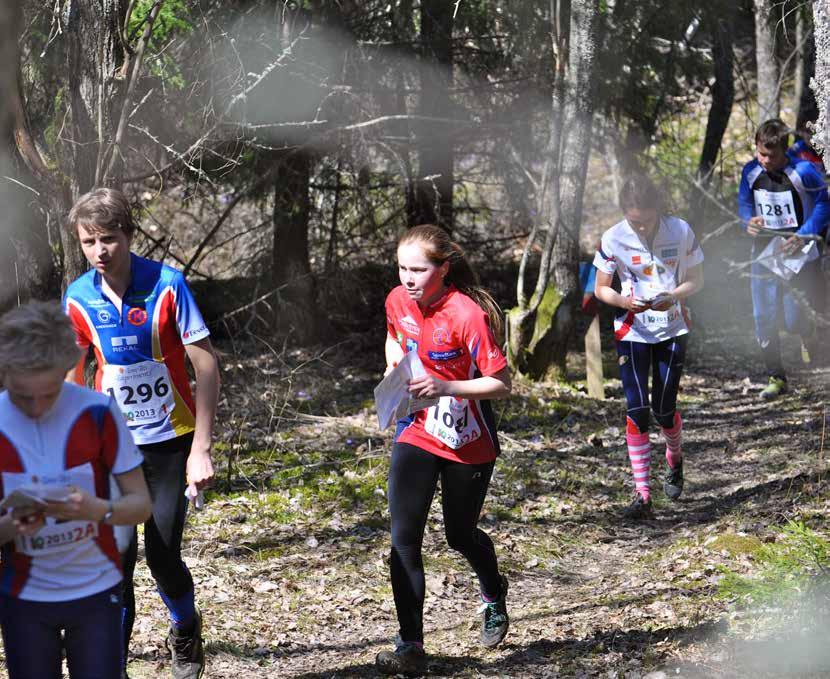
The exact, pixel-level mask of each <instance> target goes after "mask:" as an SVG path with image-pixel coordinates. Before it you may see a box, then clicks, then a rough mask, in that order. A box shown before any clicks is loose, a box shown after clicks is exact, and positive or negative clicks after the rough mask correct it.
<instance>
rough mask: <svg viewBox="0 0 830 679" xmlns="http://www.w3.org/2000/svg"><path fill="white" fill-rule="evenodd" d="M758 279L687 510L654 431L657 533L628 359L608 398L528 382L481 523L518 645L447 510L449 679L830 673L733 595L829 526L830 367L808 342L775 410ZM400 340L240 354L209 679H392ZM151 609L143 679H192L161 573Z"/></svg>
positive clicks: (742, 296) (740, 305)
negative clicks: (733, 588) (388, 678)
mask: <svg viewBox="0 0 830 679" xmlns="http://www.w3.org/2000/svg"><path fill="white" fill-rule="evenodd" d="M736 281H737V279H734V278H730V277H729V276H727V274H726V270H725V268H721V269H720V270H719V269H718V268H717V267H712V268H710V269H707V290H706V291H705V292H704V293H703V295H702V298H701V300H700V302H699V303H698V305H697V306H698V308H700V309H701V310H702V312H701V313H700V320H702V325H703V328H702V329H701V328H698V329H697V330H696V331H695V334H694V340H693V343H692V344H690V352H689V356H688V360H687V366H686V375H685V377H684V380H683V384H682V391H681V394H680V409H681V410H682V412H683V417H684V421H685V423H686V430H685V434H684V449H685V454H686V460H687V463H686V489H685V491H684V493H683V496H682V497H681V499H680V500H679V501H678V502H676V503H670V502H669V501H667V500H666V498H665V497H664V495H663V492H662V489H661V483H660V476H661V475H662V454H663V451H664V446H663V444H662V442H661V441H660V439H659V437H658V436H657V435H656V434H653V435H652V440H653V441H654V442H655V451H654V460H655V461H657V462H658V464H655V465H654V469H653V488H654V498H655V519H654V520H650V521H644V522H640V523H626V522H624V521H623V520H622V519H621V516H620V513H621V510H622V509H623V508H624V507H625V506H626V505H627V504H628V502H629V501H630V500H631V492H632V491H631V488H632V483H631V476H630V470H629V466H628V461H627V456H626V451H625V446H624V437H623V431H624V425H623V422H624V411H625V406H624V399H623V398H622V393H621V387H620V383H619V380H617V379H616V360H615V357H614V356H613V349H611V346H612V345H611V342H610V341H607V340H608V338H605V337H604V346H605V348H606V349H608V351H607V356H606V359H607V360H606V376H607V377H608V379H607V380H606V398H605V400H601V401H600V400H594V399H590V398H588V397H587V395H586V394H585V393H584V390H583V387H582V386H581V383H580V382H579V371H580V363H581V358H580V356H579V355H578V354H577V353H575V354H574V356H573V366H572V367H573V375H574V377H575V381H574V382H573V383H571V384H570V385H563V384H553V383H538V384H528V383H519V384H517V385H516V386H515V390H514V395H513V396H512V397H511V398H510V399H507V400H505V401H501V402H498V403H497V404H496V405H497V408H496V413H497V417H498V418H499V420H500V435H501V441H502V446H503V454H502V456H501V457H500V459H499V460H498V462H497V465H496V472H495V474H494V478H493V481H492V484H491V488H490V492H489V495H488V498H487V501H486V503H485V508H484V514H483V516H482V519H481V526H482V527H483V528H484V530H486V531H487V532H488V533H489V534H490V535H491V536H492V537H493V540H494V542H495V543H496V546H497V549H498V554H499V559H500V566H501V569H502V570H503V572H504V573H505V574H506V575H507V576H508V577H509V579H510V596H509V600H508V605H509V610H510V614H511V628H510V633H509V635H508V637H507V638H506V640H505V641H504V643H503V644H502V645H501V646H500V647H499V648H497V649H496V650H492V651H488V650H485V649H482V648H480V647H479V646H478V645H477V643H476V640H477V636H478V627H479V618H478V615H477V613H476V608H477V606H478V604H479V601H478V595H477V587H476V583H475V580H474V577H473V575H472V573H471V571H470V569H469V567H468V566H467V564H466V563H464V562H463V560H462V559H461V558H460V557H459V556H458V555H456V554H454V553H453V552H452V551H451V550H450V549H448V548H447V546H446V544H445V542H444V538H443V529H442V519H441V516H440V508H439V507H440V505H439V503H438V502H435V503H434V506H433V512H432V514H431V515H430V519H429V522H428V528H427V535H426V538H425V545H424V554H425V561H426V570H427V589H428V593H427V601H426V610H425V622H426V649H427V651H428V653H429V654H430V656H431V660H430V663H429V670H430V676H435V677H480V676H499V677H516V678H519V677H522V678H524V677H528V678H529V677H603V678H611V677H626V678H630V679H634V678H644V677H648V679H660V678H661V677H667V676H679V677H696V678H703V677H779V676H793V677H813V676H827V672H830V658H828V657H827V654H828V650H827V647H828V644H827V643H826V640H824V639H821V640H820V641H818V642H816V644H815V645H813V646H811V645H810V642H811V640H812V639H814V637H813V636H811V633H810V629H806V630H805V628H809V627H810V624H809V619H810V616H809V615H808V614H805V613H803V611H801V610H800V609H799V607H798V606H797V605H796V606H795V607H793V608H789V607H783V606H779V605H773V604H771V605H768V606H766V607H765V608H749V607H743V606H741V605H739V604H738V603H737V602H735V601H734V600H733V599H730V598H728V597H723V596H720V595H719V587H718V583H719V581H720V579H721V578H722V577H723V576H724V573H725V572H727V571H731V572H736V573H740V574H753V573H755V572H756V571H757V569H758V564H757V562H756V561H755V558H754V555H755V554H757V551H758V548H759V546H761V545H764V544H774V543H776V541H779V540H780V539H781V536H782V529H783V527H784V525H785V524H786V522H787V521H788V520H789V519H793V518H797V519H799V520H802V521H804V522H805V523H806V524H807V525H809V526H811V527H812V528H815V529H816V530H818V531H820V532H821V531H822V530H826V529H825V527H826V525H827V517H828V514H829V513H830V502H828V492H827V491H828V486H830V484H828V481H827V480H826V479H825V478H824V476H823V471H824V469H825V467H824V461H823V457H824V452H823V447H824V432H823V429H824V417H825V411H824V402H825V396H826V393H827V385H828V381H830V370H828V369H809V370H808V369H806V368H804V367H803V366H800V364H799V363H798V362H797V359H798V343H797V340H795V339H793V338H790V339H789V340H788V342H787V343H785V353H786V355H787V358H788V361H789V364H790V366H791V368H792V369H791V372H790V383H791V392H790V394H788V395H787V396H785V397H783V398H781V399H780V400H778V401H775V402H772V403H766V402H762V401H760V400H759V398H758V395H757V394H758V391H759V390H760V388H761V387H762V386H763V379H764V376H763V373H762V370H760V369H759V367H758V363H757V358H756V350H755V346H754V339H753V337H752V329H751V328H752V326H751V318H750V316H749V309H748V303H749V300H748V295H746V290H745V288H746V287H748V286H746V282H745V281H741V282H736ZM704 329H705V332H704V331H703V330H704ZM382 343H383V330H382V329H381V330H380V331H379V332H377V333H375V334H374V335H372V336H365V335H360V336H358V335H350V336H345V337H343V338H341V339H340V341H339V343H337V344H335V345H333V346H329V347H317V348H315V349H287V348H285V347H283V346H272V345H270V344H268V342H267V341H266V340H264V339H261V338H249V339H248V340H246V341H245V342H242V343H240V342H239V341H235V342H233V343H232V342H230V341H225V342H222V343H220V344H219V346H220V349H221V350H222V352H223V356H222V364H223V401H222V404H221V406H220V411H221V412H220V417H219V421H220V431H219V433H218V438H219V439H220V443H218V445H217V453H216V458H217V462H218V469H219V471H218V479H217V487H216V489H215V490H214V491H211V492H210V493H209V495H208V502H207V504H206V507H205V509H204V511H202V512H201V513H195V514H192V515H191V516H190V517H189V519H188V521H189V523H188V527H187V530H186V547H185V554H186V560H187V562H188V564H189V566H190V569H191V571H192V573H193V576H194V580H195V581H196V587H197V595H198V600H199V603H200V606H201V608H202V611H203V614H204V621H205V638H206V641H207V658H208V670H207V672H206V675H205V676H206V677H214V678H223V679H225V678H230V677H234V678H235V679H245V678H247V677H286V678H288V677H295V678H304V679H316V678H319V679H323V678H328V677H331V678H335V677H374V676H377V674H376V672H375V670H374V667H373V661H374V656H375V654H376V653H377V652H378V651H380V650H382V649H387V648H391V645H392V640H393V638H394V636H395V633H396V631H397V626H396V623H395V613H394V605H393V602H392V595H391V589H390V585H389V577H388V567H387V558H388V551H389V526H388V524H389V517H388V512H387V509H386V498H385V489H386V473H387V469H388V464H387V461H388V455H389V448H390V443H391V432H390V431H386V432H379V431H378V428H377V423H376V419H375V415H374V409H373V405H372V401H371V395H372V388H373V387H374V385H375V384H376V383H377V381H378V380H379V378H380V375H381V368H382V366H381V358H380V357H381V355H382V352H381V347H382ZM828 433H829V434H830V432H828ZM136 589H137V598H138V606H139V611H138V619H137V622H136V628H135V634H134V637H133V644H132V656H131V659H130V666H129V671H130V676H131V677H132V678H133V679H149V678H150V677H153V678H156V677H159V676H169V674H168V673H169V661H168V660H167V658H166V651H165V647H164V636H165V633H166V622H165V619H166V615H165V611H164V607H163V605H162V603H161V601H160V599H159V597H158V596H157V594H156V592H155V587H154V585H153V583H152V581H151V579H150V577H149V574H148V571H147V570H146V568H145V566H144V564H143V561H142V562H141V563H140V564H139V568H138V570H137V573H136ZM824 629H826V627H825V628H824ZM822 672H823V674H822Z"/></svg>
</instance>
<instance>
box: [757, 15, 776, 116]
mask: <svg viewBox="0 0 830 679" xmlns="http://www.w3.org/2000/svg"><path fill="white" fill-rule="evenodd" d="M753 2H754V5H755V63H756V65H757V69H758V122H759V123H761V122H763V121H765V120H769V119H770V118H777V117H778V116H779V114H780V82H779V69H778V59H777V57H776V54H775V28H774V26H775V24H774V21H773V19H774V17H773V0H753Z"/></svg>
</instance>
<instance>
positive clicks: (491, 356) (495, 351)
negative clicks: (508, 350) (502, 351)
mask: <svg viewBox="0 0 830 679" xmlns="http://www.w3.org/2000/svg"><path fill="white" fill-rule="evenodd" d="M498 357H499V350H498V349H491V350H490V351H488V352H487V358H489V359H494V358H498Z"/></svg>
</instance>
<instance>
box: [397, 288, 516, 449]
mask: <svg viewBox="0 0 830 679" xmlns="http://www.w3.org/2000/svg"><path fill="white" fill-rule="evenodd" d="M386 327H387V331H388V333H389V336H390V337H391V338H393V339H395V340H396V341H397V342H398V343H399V344H400V345H401V348H402V349H403V350H404V351H405V352H408V351H417V352H418V357H419V358H420V359H421V362H422V363H423V365H424V368H425V369H426V371H427V373H428V374H431V375H434V376H435V377H438V378H440V379H442V380H470V379H474V378H476V377H481V376H491V375H495V374H496V373H498V372H499V371H501V370H503V369H504V368H505V367H506V366H507V361H506V360H505V358H504V356H503V354H502V352H501V349H500V348H499V345H498V343H497V342H496V338H495V337H494V336H493V331H492V330H491V328H490V321H489V318H488V316H487V314H486V313H485V311H484V310H483V309H482V308H481V307H480V306H478V304H476V303H475V302H474V301H473V300H472V299H471V298H470V297H468V296H467V295H465V294H463V293H462V292H460V291H459V290H457V289H456V288H455V287H454V286H449V287H448V288H447V290H446V292H445V294H444V295H442V296H441V298H440V299H438V300H437V301H436V302H434V303H433V304H431V305H430V306H429V307H427V308H426V309H421V307H420V306H418V304H417V302H415V301H413V300H412V299H411V298H410V297H409V295H408V294H407V292H406V289H405V288H404V287H403V286H402V285H399V286H398V287H396V288H395V289H394V290H392V292H390V293H389V295H388V296H387V298H386ZM397 440H398V441H399V442H400V443H408V444H411V445H413V446H417V447H418V448H421V449H423V450H426V451H428V452H430V453H433V454H434V455H438V456H439V457H443V458H446V459H449V460H452V461H454V462H463V463H466V464H480V463H483V462H490V461H492V460H494V459H495V458H496V456H497V455H498V454H499V442H498V437H497V436H496V427H495V419H494V417H493V412H492V408H491V407H490V402H489V401H487V400H474V399H470V400H468V399H462V398H456V397H454V396H444V397H442V398H441V399H440V400H439V403H438V405H436V406H432V407H431V408H428V409H426V410H421V411H419V412H417V413H414V414H413V415H412V416H411V417H410V418H408V420H407V421H406V426H405V427H404V428H403V430H402V431H401V432H400V434H399V436H398V439H397Z"/></svg>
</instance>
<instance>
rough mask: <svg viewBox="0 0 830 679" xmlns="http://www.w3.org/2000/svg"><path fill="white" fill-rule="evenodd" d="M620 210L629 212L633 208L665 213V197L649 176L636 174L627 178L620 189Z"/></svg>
mask: <svg viewBox="0 0 830 679" xmlns="http://www.w3.org/2000/svg"><path fill="white" fill-rule="evenodd" d="M619 201H620V210H622V211H623V212H627V211H628V210H630V209H632V208H636V209H638V210H657V212H658V214H659V213H662V212H665V205H664V202H663V196H662V195H661V194H660V191H659V190H658V188H657V186H656V185H655V184H654V182H653V181H651V179H649V177H648V175H645V174H643V173H642V172H635V173H634V174H631V175H629V176H628V177H626V179H625V181H624V182H623V185H622V186H621V187H620V195H619Z"/></svg>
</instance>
